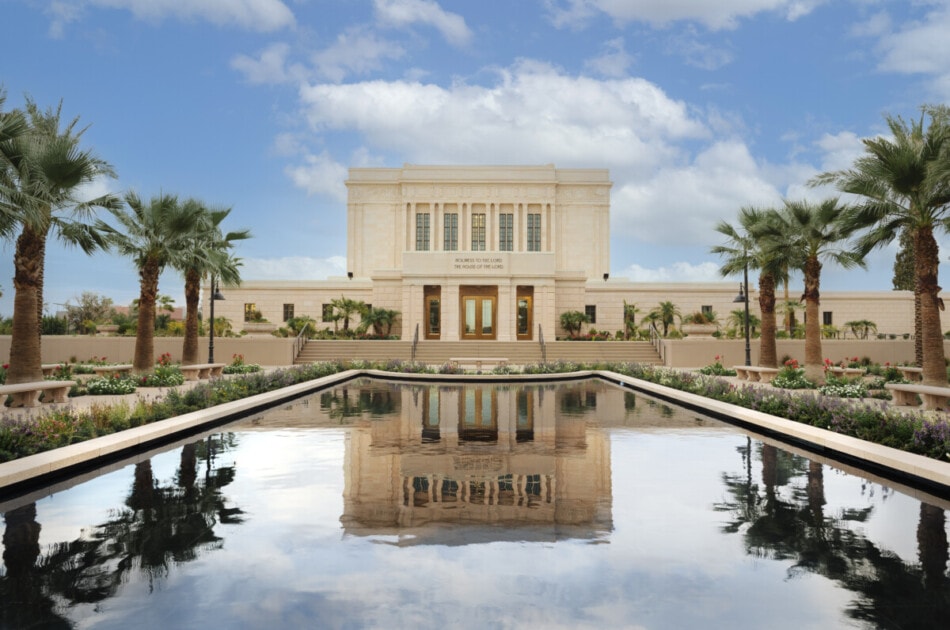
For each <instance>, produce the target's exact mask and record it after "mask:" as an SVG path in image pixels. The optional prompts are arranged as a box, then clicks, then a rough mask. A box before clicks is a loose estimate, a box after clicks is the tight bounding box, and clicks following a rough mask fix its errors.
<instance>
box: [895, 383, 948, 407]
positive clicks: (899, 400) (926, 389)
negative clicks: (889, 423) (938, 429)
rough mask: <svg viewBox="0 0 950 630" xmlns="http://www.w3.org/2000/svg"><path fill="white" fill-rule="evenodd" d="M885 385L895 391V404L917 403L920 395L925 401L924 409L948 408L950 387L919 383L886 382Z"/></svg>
mask: <svg viewBox="0 0 950 630" xmlns="http://www.w3.org/2000/svg"><path fill="white" fill-rule="evenodd" d="M884 387H885V388H887V389H888V390H890V391H891V392H892V393H893V395H894V404H895V405H916V404H917V396H918V395H919V396H920V398H921V400H923V401H924V409H944V410H947V409H948V405H947V401H948V400H950V387H938V386H936V385H921V384H919V383H886V384H885V385H884Z"/></svg>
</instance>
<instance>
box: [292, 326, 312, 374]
mask: <svg viewBox="0 0 950 630" xmlns="http://www.w3.org/2000/svg"><path fill="white" fill-rule="evenodd" d="M308 328H310V322H304V325H303V328H301V329H300V332H299V333H297V338H296V339H294V349H293V356H292V357H290V364H291V365H293V364H294V363H296V362H297V357H298V356H300V353H301V352H302V351H303V347H304V346H305V345H307V341H308V339H307V337H304V336H303V335H304V333H305V332H307V329H308Z"/></svg>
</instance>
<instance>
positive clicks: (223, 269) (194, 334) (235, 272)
mask: <svg viewBox="0 0 950 630" xmlns="http://www.w3.org/2000/svg"><path fill="white" fill-rule="evenodd" d="M185 205H186V206H188V207H190V208H192V209H193V210H194V211H196V212H197V214H198V221H197V222H196V224H195V227H194V230H193V231H192V233H191V234H189V235H188V236H187V237H186V238H185V251H184V252H183V254H184V255H183V256H182V257H181V258H180V259H179V260H178V261H177V262H176V263H175V265H174V266H175V268H176V269H178V271H180V272H181V273H182V275H183V276H184V277H185V338H184V341H183V342H182V351H181V362H182V364H183V365H194V364H195V363H198V362H199V359H198V302H199V300H200V298H201V282H202V280H204V279H205V278H216V279H218V280H220V281H221V283H222V284H224V285H229V286H234V285H238V284H240V283H241V274H240V271H239V267H240V266H241V262H240V259H238V258H235V257H233V256H231V255H230V250H231V248H232V247H234V242H235V241H239V240H244V239H247V238H250V237H251V233H250V231H249V230H240V231H237V232H228V233H227V234H224V233H223V232H222V230H221V223H222V222H223V221H224V219H226V218H227V216H228V215H229V214H230V213H231V209H230V208H227V209H220V208H208V207H207V206H205V205H204V204H203V203H202V202H200V201H198V200H196V199H189V200H188V201H186V202H185ZM212 290H214V289H213V287H212Z"/></svg>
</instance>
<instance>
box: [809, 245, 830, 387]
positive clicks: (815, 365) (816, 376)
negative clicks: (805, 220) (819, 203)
mask: <svg viewBox="0 0 950 630" xmlns="http://www.w3.org/2000/svg"><path fill="white" fill-rule="evenodd" d="M820 281H821V262H820V261H819V260H818V258H817V257H811V258H809V259H808V260H806V261H805V378H807V379H808V380H810V381H812V382H814V383H816V384H818V385H821V384H823V383H824V382H825V373H824V365H823V363H822V356H821V321H820V315H821V313H820V312H819V307H820V305H821V300H820V294H819V291H818V285H819V283H820Z"/></svg>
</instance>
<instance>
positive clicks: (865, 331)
mask: <svg viewBox="0 0 950 630" xmlns="http://www.w3.org/2000/svg"><path fill="white" fill-rule="evenodd" d="M844 325H845V326H846V327H848V329H850V330H851V334H852V335H854V336H855V337H856V338H858V339H867V338H868V335H870V334H871V333H876V332H877V324H875V323H874V322H872V321H871V320H869V319H855V320H852V321H850V322H845V323H844Z"/></svg>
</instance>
